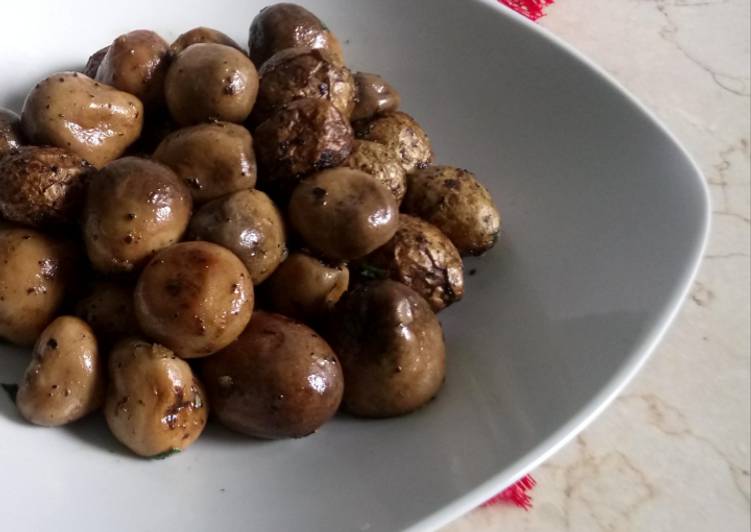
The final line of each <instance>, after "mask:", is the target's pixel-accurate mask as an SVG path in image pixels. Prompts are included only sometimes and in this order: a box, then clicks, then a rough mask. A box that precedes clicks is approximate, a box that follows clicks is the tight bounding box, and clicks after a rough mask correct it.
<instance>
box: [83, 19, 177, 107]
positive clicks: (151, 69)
mask: <svg viewBox="0 0 751 532" xmlns="http://www.w3.org/2000/svg"><path fill="white" fill-rule="evenodd" d="M170 59H171V55H170V49H169V45H168V44H167V42H166V41H165V40H164V39H162V38H161V37H160V36H159V35H157V34H156V33H154V32H153V31H149V30H134V31H130V32H128V33H125V34H123V35H120V36H119V37H117V38H116V39H115V40H114V41H113V43H112V44H111V45H110V46H109V47H108V48H107V51H106V52H105V54H104V56H103V57H102V60H101V62H100V63H99V67H98V68H97V71H96V76H95V79H96V80H97V81H99V82H101V83H104V84H106V85H110V86H112V87H115V88H116V89H118V90H121V91H125V92H129V93H130V94H133V95H135V96H137V97H138V98H139V99H140V100H141V101H142V102H143V104H144V105H145V106H147V107H151V106H153V105H156V104H159V103H161V102H162V101H163V99H164V76H165V74H166V73H167V67H168V66H169V62H170Z"/></svg>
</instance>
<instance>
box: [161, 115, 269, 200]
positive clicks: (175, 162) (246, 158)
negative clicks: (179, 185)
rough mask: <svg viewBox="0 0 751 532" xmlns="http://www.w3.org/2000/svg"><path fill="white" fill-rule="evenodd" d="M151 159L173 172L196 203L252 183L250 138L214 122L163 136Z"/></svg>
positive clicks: (245, 132)
mask: <svg viewBox="0 0 751 532" xmlns="http://www.w3.org/2000/svg"><path fill="white" fill-rule="evenodd" d="M154 159H155V160H157V161H159V162H161V163H163V164H166V165H167V166H169V167H170V168H172V170H174V171H175V173H176V174H177V175H179V176H180V177H181V178H182V179H183V180H184V181H185V182H186V183H187V184H188V187H190V191H191V193H192V195H193V200H194V201H196V202H197V203H203V202H205V201H209V200H212V199H214V198H218V197H219V196H223V195H225V194H229V193H231V192H235V191H238V190H242V189H246V188H252V187H253V186H254V185H255V184H256V156H255V153H254V152H253V139H252V138H251V136H250V133H249V132H248V130H247V129H245V128H244V127H243V126H239V125H237V124H232V123H229V122H214V123H211V124H199V125H197V126H191V127H186V128H183V129H178V130H177V131H175V132H173V133H171V134H169V135H167V136H166V137H165V138H164V140H163V141H162V142H161V143H160V144H159V147H158V148H157V149H156V151H155V152H154Z"/></svg>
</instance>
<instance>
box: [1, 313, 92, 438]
mask: <svg viewBox="0 0 751 532" xmlns="http://www.w3.org/2000/svg"><path fill="white" fill-rule="evenodd" d="M105 374H106V367H105V364H104V362H103V360H102V357H101V355H100V353H99V348H98V345H97V340H96V337H95V336H94V331H92V330H91V327H89V326H88V325H87V324H86V322H84V321H81V320H80V319H78V318H75V317H73V316H60V317H59V318H57V319H56V320H55V321H53V322H52V323H50V324H49V325H48V326H47V328H46V329H44V331H43V332H42V334H41V335H40V336H39V339H38V340H37V342H36V344H35V345H34V351H33V352H32V355H31V362H30V363H29V366H28V367H27V368H26V372H25V373H24V376H23V379H21V383H20V385H19V387H18V395H17V396H16V405H18V410H19V411H20V412H21V415H22V416H23V417H24V418H26V419H27V420H28V421H30V422H31V423H34V424H35V425H43V426H45V427H56V426H59V425H65V424H66V423H70V422H71V421H75V420H77V419H80V418H82V417H84V416H85V415H86V414H88V413H90V412H93V411H94V410H96V409H98V408H99V407H100V406H101V405H102V402H103V400H104V385H105Z"/></svg>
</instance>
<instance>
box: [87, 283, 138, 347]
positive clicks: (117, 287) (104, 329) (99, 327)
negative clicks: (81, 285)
mask: <svg viewBox="0 0 751 532" xmlns="http://www.w3.org/2000/svg"><path fill="white" fill-rule="evenodd" d="M133 289H134V287H133V286H131V285H129V284H125V283H118V282H114V281H103V280H99V281H95V282H93V283H92V284H91V285H90V286H89V287H88V290H87V293H86V295H85V296H84V297H83V298H82V299H80V300H79V301H78V302H77V303H76V306H75V313H76V315H77V316H78V317H79V318H81V319H82V320H84V321H85V322H86V323H88V324H89V325H90V326H91V328H92V329H94V332H95V333H96V335H97V338H98V339H99V341H100V344H103V343H105V342H111V341H113V340H115V339H119V338H123V337H125V336H133V335H136V334H139V332H140V330H139V327H138V322H137V321H136V314H135V310H134V309H133Z"/></svg>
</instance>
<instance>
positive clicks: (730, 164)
mask: <svg viewBox="0 0 751 532" xmlns="http://www.w3.org/2000/svg"><path fill="white" fill-rule="evenodd" d="M749 16H750V15H749V0H558V1H557V2H556V3H555V4H554V5H553V6H551V7H550V8H549V9H548V16H547V17H546V18H544V19H543V20H542V21H541V23H542V25H543V26H545V27H546V28H548V29H549V30H550V31H552V32H553V33H556V34H557V35H559V36H561V37H563V38H564V39H565V40H566V41H568V42H570V43H572V44H573V45H574V46H575V47H577V48H578V49H579V50H581V51H582V52H584V53H585V54H586V55H588V56H589V57H591V58H592V59H594V60H595V61H596V62H597V63H599V64H600V65H602V66H603V67H604V68H605V69H606V70H608V71H609V72H611V73H612V74H613V75H615V77H616V78H618V79H619V80H620V81H621V82H622V83H623V84H624V85H625V86H626V87H627V88H628V89H629V90H631V91H632V92H633V93H634V94H635V95H636V96H637V97H638V98H640V99H641V100H642V101H643V102H644V103H645V104H646V105H647V106H648V107H650V108H651V109H653V110H654V111H655V112H656V113H657V115H658V116H659V117H660V118H662V120H664V121H665V122H666V123H667V125H668V126H669V127H670V128H671V129H672V130H673V131H674V132H675V134H676V135H677V136H678V138H679V139H680V140H681V141H682V142H683V143H684V144H685V146H686V147H687V148H688V150H689V151H690V152H691V153H692V154H693V156H694V157H695V158H696V160H697V161H698V162H699V164H700V166H701V168H702V169H703V171H704V173H705V175H706V177H707V179H708V181H709V183H710V186H711V191H712V199H713V209H714V215H713V220H712V221H713V227H712V235H711V240H710V244H709V248H708V250H707V253H706V256H705V260H704V264H703V266H702V268H701V271H700V273H699V276H698V279H697V280H696V282H695V283H694V287H693V290H692V291H691V295H690V298H689V299H688V300H687V301H686V303H685V304H684V307H683V310H682V311H681V313H680V315H679V317H678V319H677V320H676V322H675V323H674V325H673V327H672V329H671V330H670V332H669V333H668V335H667V337H666V338H665V340H664V341H663V343H662V344H661V345H660V346H659V347H658V348H657V351H656V352H655V353H654V355H653V357H652V359H651V360H650V362H649V363H648V364H647V365H646V367H645V368H644V369H643V370H642V372H641V373H640V374H639V375H638V376H637V378H636V379H635V380H634V382H633V383H632V384H631V385H630V386H629V387H628V388H627V389H626V391H625V392H624V394H623V395H622V396H621V397H620V398H619V399H617V400H616V401H615V402H614V403H613V405H612V406H611V407H610V408H609V409H608V410H607V411H606V412H605V413H604V414H603V415H602V416H601V417H600V418H599V419H598V420H597V421H595V422H594V423H593V424H592V425H591V426H590V427H589V428H588V429H587V430H586V431H584V432H583V433H582V434H581V435H580V436H579V437H578V438H577V439H576V440H575V441H574V442H573V443H571V444H569V445H568V447H566V448H565V449H564V450H563V451H561V452H560V453H558V454H557V455H556V456H554V457H553V458H552V459H551V460H550V461H549V462H548V463H546V464H544V465H543V466H541V467H540V468H538V469H537V470H536V471H534V472H533V475H534V476H535V478H536V479H537V481H538V487H537V488H535V490H534V491H533V498H534V508H533V509H532V510H531V511H529V512H524V511H523V510H520V509H517V508H514V507H510V506H495V507H491V508H481V509H478V510H475V511H474V512H472V513H471V514H469V515H467V516H465V517H463V518H461V519H460V520H458V521H456V522H455V523H454V524H452V525H450V526H449V527H447V528H446V530H445V531H444V532H469V531H473V532H485V531H491V530H493V531H495V530H504V531H514V532H526V531H535V532H537V531H575V532H599V531H608V532H626V531H629V532H630V531H644V532H658V531H659V532H663V531H664V532H673V531H680V532H705V531H709V530H722V531H723V532H736V531H748V530H749V529H750V527H751V525H750V519H751V515H750V507H751V503H750V501H751V499H750V495H749V493H750V492H751V488H750V479H749V469H750V468H749V439H750V438H751V435H750V431H749V416H750V412H749V408H750V406H749V405H750V404H751V397H750V394H749V375H750V371H751V370H750V368H749V351H750V350H751V342H750V338H749V336H750V333H749V298H750V294H749V240H750V235H749V219H750V216H751V215H750V213H749V172H750V170H749V137H750V132H749V127H750V126H749V120H750V119H749V115H750V113H751V108H750V106H749V103H750V100H749V93H750V91H751V82H750V81H749V68H750V67H749V61H750V58H749V33H750V28H749Z"/></svg>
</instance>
